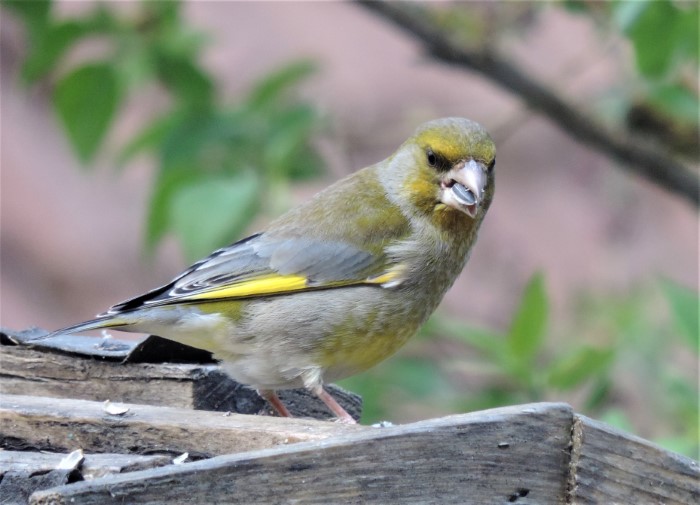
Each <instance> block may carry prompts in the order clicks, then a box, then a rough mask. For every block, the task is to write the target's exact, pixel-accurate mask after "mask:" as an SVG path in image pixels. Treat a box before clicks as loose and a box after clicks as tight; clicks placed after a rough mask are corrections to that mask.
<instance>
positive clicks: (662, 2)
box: [613, 0, 698, 78]
mask: <svg viewBox="0 0 700 505" xmlns="http://www.w3.org/2000/svg"><path fill="white" fill-rule="evenodd" d="M614 6H615V7H614V10H613V14H614V16H615V18H616V19H617V21H618V24H619V25H620V27H621V28H622V29H623V31H624V32H625V33H626V34H627V36H628V37H629V38H630V41H631V42H632V45H633V46H634V51H635V57H636V61H637V68H638V69H639V71H640V73H642V74H644V75H646V76H647V77H654V78H658V77H661V76H663V75H664V74H666V73H667V72H668V71H669V69H670V68H671V67H672V65H674V64H677V63H678V60H679V59H680V58H683V57H685V58H687V57H695V58H697V54H698V49H697V40H698V27H697V13H698V9H697V7H695V8H689V9H680V8H679V7H678V6H676V5H675V4H674V3H672V2H670V1H669V0H654V1H639V2H628V1H620V2H616V3H615V4H614Z"/></svg>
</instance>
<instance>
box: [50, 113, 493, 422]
mask: <svg viewBox="0 0 700 505" xmlns="http://www.w3.org/2000/svg"><path fill="white" fill-rule="evenodd" d="M495 160H496V148H495V144H494V142H493V140H492V138H491V137H490V136H489V134H488V133H487V131H486V130H485V129H484V128H483V127H482V126H481V125H480V124H478V123H476V122H474V121H472V120H469V119H465V118H460V117H448V118H442V119H436V120H432V121H428V122H426V123H424V124H422V125H420V126H419V127H418V128H417V129H416V130H415V132H414V133H413V134H412V135H411V136H410V137H409V138H408V139H407V140H406V141H405V142H404V143H403V144H401V145H400V146H399V148H398V149H397V150H396V151H395V152H394V153H393V154H392V155H390V156H389V157H388V158H386V159H385V160H383V161H381V162H379V163H376V164H374V165H371V166H369V167H366V168H363V169H361V170H359V171H357V172H354V173H352V174H350V175H349V176H347V177H345V178H343V179H341V180H339V181H337V182H335V183H334V184H332V185H330V186H329V187H327V188H326V189H324V190H322V191H321V192H319V193H318V194H316V195H315V196H313V197H312V198H311V199H309V200H308V201H306V202H305V203H302V204H300V205H298V206H296V207H293V208H292V209H291V210H289V211H287V212H286V213H285V214H283V215H281V216H280V217H278V218H277V219H275V220H273V221H272V222H271V223H270V224H269V226H268V227H267V228H266V229H265V230H264V231H262V232H260V233H256V234H254V235H251V236H249V237H247V238H244V239H242V240H239V241H237V242H235V243H233V244H231V245H229V246H227V247H223V248H221V249H218V250H216V251H214V252H213V253H212V254H211V255H209V256H208V257H206V258H204V259H202V260H200V261H198V262H196V263H194V264H193V265H192V266H190V267H189V268H187V269H186V270H184V271H183V272H182V273H181V274H180V275H178V276H177V277H175V278H174V279H173V280H172V281H171V282H169V283H168V284H166V285H164V286H161V287H158V288H156V289H153V290H151V291H148V292H147V293H145V294H142V295H140V296H136V297H135V298H131V299H129V300H126V301H124V302H121V303H117V304H116V305H114V306H112V307H111V308H109V309H108V310H107V311H105V312H103V313H101V314H98V315H97V316H96V317H95V319H92V320H89V321H86V322H82V323H79V324H75V325H73V326H69V327H67V328H62V329H60V330H57V331H54V332H52V333H50V334H48V335H47V336H45V337H41V338H50V337H52V336H56V335H61V334H68V333H75V332H83V331H91V330H97V329H107V328H112V329H116V330H120V331H126V332H138V333H150V334H154V335H159V336H162V337H164V338H168V339H171V340H174V341H176V342H180V343H183V344H187V345H190V346H193V347H196V348H201V349H204V350H207V351H210V352H211V353H212V354H213V356H214V358H215V359H217V360H220V361H221V363H222V369H223V370H224V371H225V372H226V373H227V374H228V375H229V376H231V377H232V378H233V379H234V380H236V381H237V382H239V383H241V384H245V385H247V386H249V387H252V388H254V389H256V390H257V391H258V393H259V394H260V395H261V396H262V397H263V398H265V399H266V400H267V401H268V402H269V403H270V405H271V406H272V407H273V408H274V410H276V411H277V413H278V415H280V416H286V417H291V414H290V412H289V410H288V409H287V408H286V407H285V405H284V404H283V403H282V401H281V400H280V399H279V397H278V396H277V391H279V390H283V389H289V388H299V387H303V388H306V389H307V390H309V391H310V392H312V393H313V394H314V395H316V396H317V397H318V398H320V399H321V400H322V401H323V403H325V404H326V406H327V407H328V408H329V410H330V411H331V412H332V413H333V415H334V416H335V417H336V418H337V421H339V422H344V423H354V422H355V420H354V419H353V418H352V416H350V415H349V414H348V413H347V412H346V411H345V409H343V407H342V406H341V405H340V404H338V402H337V401H336V400H335V399H334V398H333V397H332V396H331V395H330V394H329V393H328V392H327V391H326V390H325V388H324V384H326V383H329V382H333V381H337V380H340V379H343V378H346V377H349V376H352V375H355V374H358V373H361V372H363V371H365V370H367V369H368V368H370V367H372V366H374V365H376V364H377V363H379V362H381V361H382V360H384V359H386V358H388V357H389V356H391V355H392V354H394V353H395V352H396V351H397V350H398V349H399V348H400V347H401V346H402V345H404V344H405V343H406V342H407V341H408V340H409V339H410V337H411V336H413V335H414V334H415V333H416V332H417V331H418V329H419V328H420V327H421V326H422V324H423V323H424V322H425V321H426V320H427V318H428V317H429V316H430V315H431V313H432V312H433V311H434V310H435V309H436V307H437V306H438V304H439V303H440V301H441V300H442V298H443V296H444V295H445V293H446V292H447V290H448V289H449V288H450V287H451V286H452V284H453V283H454V281H455V279H456V278H457V276H458V275H459V274H460V272H461V271H462V270H463V268H464V266H465V264H466V262H467V259H468V257H469V254H470V251H471V250H472V247H473V245H474V243H475V241H476V238H477V232H478V230H479V227H480V225H481V223H482V221H483V219H484V216H485V214H486V211H487V210H488V208H489V206H490V204H491V201H492V199H493V194H494V165H495Z"/></svg>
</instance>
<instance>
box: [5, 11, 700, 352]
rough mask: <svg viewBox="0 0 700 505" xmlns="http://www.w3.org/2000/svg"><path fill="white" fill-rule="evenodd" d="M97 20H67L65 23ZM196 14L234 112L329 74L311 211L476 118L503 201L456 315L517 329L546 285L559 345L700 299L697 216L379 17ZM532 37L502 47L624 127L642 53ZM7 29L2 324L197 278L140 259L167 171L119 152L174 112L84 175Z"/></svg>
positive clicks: (66, 319) (542, 20) (563, 22)
mask: <svg viewBox="0 0 700 505" xmlns="http://www.w3.org/2000/svg"><path fill="white" fill-rule="evenodd" d="M87 7H88V6H87V5H86V4H83V3H79V2H78V3H72V2H60V3H58V8H59V11H60V12H63V13H65V14H71V13H75V12H79V11H80V10H81V9H85V8H87ZM123 8H127V9H128V8H129V6H128V4H127V5H124V6H123ZM184 13H185V15H186V17H187V19H188V20H189V21H190V22H191V23H192V25H193V26H194V27H195V28H197V29H199V30H201V31H203V32H205V33H207V34H208V35H209V37H210V43H209V45H208V46H207V48H206V49H205V52H204V55H205V59H204V61H205V65H206V67H207V68H208V69H209V70H210V71H211V72H212V73H213V74H214V75H215V76H216V78H217V79H218V84H220V85H221V87H222V90H223V94H224V96H225V97H229V96H230V97H232V98H233V97H235V96H236V95H238V94H240V93H241V92H243V91H245V90H246V89H248V88H249V87H250V85H251V83H252V82H254V81H255V79H256V78H258V77H260V76H261V75H262V74H263V73H265V72H268V71H270V70H272V69H274V68H275V67H277V66H279V65H282V64H284V63H286V62H288V61H290V60H293V59H297V58H309V57H310V58H312V59H313V60H314V61H316V62H317V63H318V64H319V71H318V72H317V73H316V74H315V76H313V77H312V78H311V80H310V81H309V82H308V83H306V84H305V85H304V86H303V90H304V93H305V95H306V96H307V97H308V98H309V99H310V100H312V101H313V103H314V104H316V105H317V106H318V107H319V108H320V109H321V110H322V111H323V112H324V113H325V114H326V115H327V117H328V119H329V121H328V125H329V127H328V130H327V132H325V133H324V135H323V138H321V139H320V140H319V142H320V145H321V147H322V149H323V151H324V153H325V155H326V161H327V163H328V165H329V167H330V169H329V171H328V173H327V176H326V177H325V179H324V180H321V181H319V180H316V181H314V182H313V184H311V185H305V186H300V187H297V188H295V198H297V199H299V200H301V199H303V198H306V197H307V196H308V195H309V194H311V193H313V191H315V190H317V189H320V188H322V187H324V186H325V185H327V184H328V183H329V182H330V181H332V180H334V179H336V178H338V177H340V176H341V175H342V174H344V173H348V172H350V171H352V170H355V169H357V168H360V167H363V166H366V165H367V164H370V163H372V162H375V161H379V160H380V159H383V158H384V157H386V156H387V155H389V154H390V153H391V152H392V151H393V150H394V149H395V148H396V147H397V146H398V145H399V144H400V143H401V142H402V141H403V140H404V139H405V138H406V137H407V135H409V134H410V133H411V132H412V131H413V129H414V128H415V127H416V126H417V125H418V124H419V123H421V122H422V121H425V120H428V119H432V118H436V117H441V116H451V115H456V116H466V117H469V118H471V119H474V120H476V121H478V122H479V123H481V124H483V125H484V126H485V127H486V128H487V129H488V130H489V131H491V132H492V134H493V136H494V138H495V140H496V143H497V146H498V161H497V165H496V170H497V191H496V198H495V201H494V204H493V206H492V207H491V210H490V212H489V215H488V217H487V219H486V221H485V223H484V226H483V228H482V231H481V235H480V239H479V242H478V244H477V247H476V248H475V250H474V252H473V255H472V258H471V260H470V262H469V263H468V266H467V268H466V269H465V271H464V273H463V274H462V276H461V277H460V278H459V280H458V282H457V284H456V285H455V287H454V288H453V289H452V291H451V292H450V293H449V295H448V296H447V298H446V300H445V302H444V304H443V309H444V310H445V311H447V312H448V313H450V314H453V315H457V316H459V317H461V318H464V319H465V320H468V321H470V322H471V323H473V324H474V325H477V326H487V327H495V328H504V327H505V326H506V325H507V324H508V321H509V320H510V318H511V316H512V313H513V311H514V309H515V307H516V304H517V302H518V300H519V297H520V294H521V290H522V288H523V285H524V284H525V282H526V281H527V279H528V278H530V276H531V275H532V274H533V272H535V271H538V270H542V271H544V272H545V274H546V284H547V288H548V291H549V294H550V296H551V297H552V305H553V307H552V309H553V312H554V313H553V318H552V320H553V323H552V324H553V327H554V330H555V331H556V328H557V324H560V323H559V322H560V321H562V320H564V319H565V318H566V317H567V315H568V314H569V313H570V312H571V310H572V307H573V306H574V304H575V303H576V301H577V299H578V297H579V296H580V295H581V293H594V294H595V293H598V294H605V295H607V294H615V293H627V292H630V291H632V290H634V289H635V288H636V287H637V286H639V285H641V284H644V283H647V282H650V281H654V280H655V279H658V278H660V277H667V278H670V279H673V280H675V281H677V282H679V283H681V284H683V285H686V286H689V287H694V288H697V284H698V215H697V211H696V209H694V208H693V207H692V206H691V205H690V204H688V203H686V202H685V201H682V200H681V199H679V198H678V197H676V196H673V195H671V194H669V193H667V192H665V191H663V190H662V189H659V188H658V187H655V186H654V185H652V184H650V183H648V182H646V181H644V180H641V179H639V178H638V177H636V176H632V175H629V174H627V173H626V172H624V171H623V170H620V169H619V168H618V167H616V166H614V163H613V162H612V161H610V160H609V159H607V158H606V157H604V156H602V155H600V154H598V153H596V152H594V151H591V150H590V149H589V148H587V147H585V146H583V145H581V144H579V143H578V142H576V141H575V140H572V139H571V138H570V137H569V136H568V135H566V134H565V133H564V132H562V131H560V130H559V129H558V128H557V127H556V126H554V125H553V124H551V123H550V122H549V121H548V120H546V119H544V118H542V117H541V116H539V115H537V114H536V113H534V112H530V111H528V110H527V108H526V107H525V105H524V104H523V103H522V102H521V101H520V100H519V99H518V98H517V97H515V96H513V95H511V94H508V93H506V92H504V91H502V90H501V89H499V88H497V87H496V86H494V84H493V83H492V82H490V81H488V80H486V79H485V78H483V77H481V76H479V75H476V74H473V73H467V72H463V71H460V70H456V69H453V68H448V67H447V66H445V65H441V64H438V63H435V62H433V61H430V60H429V59H428V58H427V57H426V56H425V55H424V54H423V53H422V52H421V51H420V50H419V48H418V46H417V45H416V44H415V43H414V42H412V41H411V40H410V39H409V38H407V37H406V36H405V35H404V34H402V33H400V32H399V31H398V30H397V29H395V28H394V27H392V26H389V25H388V24H386V23H384V22H382V21H381V20H379V19H378V18H376V17H374V16H372V15H371V14H370V13H369V12H367V11H365V10H363V9H361V8H359V7H357V6H354V5H351V4H343V3H332V4H330V3H296V2H295V3H273V4H270V3H253V2H246V3H234V2H186V3H185V4H184ZM534 23H535V26H534V27H530V29H529V30H528V31H527V33H525V34H524V35H518V36H515V35H514V36H513V37H512V38H511V39H508V40H506V41H505V42H503V44H504V47H505V48H506V54H508V55H509V56H510V58H511V59H512V60H513V61H517V63H518V64H519V65H520V66H522V67H523V68H525V69H526V70H527V71H529V72H530V73H531V74H533V75H534V76H535V77H536V78H537V79H539V80H540V81H542V82H544V83H547V84H548V85H549V86H552V87H554V88H555V89H557V90H558V91H559V92H560V93H562V94H563V95H564V96H566V97H568V98H570V99H573V101H574V102H575V103H576V104H578V105H579V106H580V107H582V108H584V109H586V108H597V109H596V110H595V111H594V112H595V113H596V114H602V115H603V116H605V115H606V114H611V113H612V112H611V111H606V110H600V108H601V107H603V105H601V104H605V103H613V102H614V98H615V93H619V92H620V82H621V80H622V78H623V77H622V76H623V75H624V74H625V73H626V72H629V69H626V68H623V67H621V65H620V62H621V61H630V59H629V58H627V60H625V59H624V58H620V53H621V52H622V53H624V52H625V51H629V47H627V45H626V44H625V43H624V41H620V40H610V39H609V37H603V36H602V35H601V32H600V31H598V30H596V28H595V27H594V26H593V25H592V23H591V22H590V20H589V19H587V18H585V17H580V16H574V15H572V14H569V13H567V12H565V11H564V10H562V9H557V8H553V7H546V6H544V7H543V8H542V12H541V13H540V15H539V16H537V18H536V19H535V20H534ZM0 27H1V28H2V34H1V38H0V44H1V45H0V49H1V51H2V53H1V56H2V61H1V66H0V71H1V82H0V84H1V94H0V100H1V102H0V107H1V109H0V112H1V117H2V132H1V136H0V141H1V158H0V161H1V168H2V173H1V179H0V182H1V184H2V188H1V191H2V192H1V212H2V214H1V219H2V221H1V225H2V226H1V230H0V232H1V234H0V240H1V246H2V250H1V257H0V259H1V272H0V275H1V277H0V287H1V289H2V291H1V293H0V323H1V324H2V326H5V327H10V328H15V329H20V328H25V327H28V326H33V325H36V326H40V327H44V328H48V329H53V328H57V327H60V326H63V325H68V324H71V323H75V322H77V321H80V320H84V319H87V318H90V317H91V316H92V315H93V314H95V313H98V312H100V311H102V310H104V309H106V308H107V307H109V306H110V305H111V304H113V303H115V302H118V301H120V300H122V299H125V298H127V297H130V296H133V295H136V294H139V293H141V292H143V291H145V290H147V289H150V288H152V287H154V286H155V285H157V284H160V283H164V282H166V281H168V280H169V279H170V278H171V277H172V276H174V275H175V274H177V273H178V272H179V271H180V270H181V269H182V268H183V267H184V266H186V265H185V263H184V260H183V258H182V256H181V255H180V253H179V250H178V247H177V246H176V244H175V243H174V241H172V240H171V241H166V243H164V244H161V246H160V247H159V248H158V250H157V253H156V254H155V256H154V257H153V258H147V257H146V256H145V254H144V253H143V235H144V222H145V212H146V204H147V197H148V194H149V190H150V184H151V181H152V177H153V169H154V167H153V162H152V160H149V159H143V158H141V159H139V160H138V162H135V163H132V164H130V165H129V166H128V167H127V168H126V169H125V170H124V171H123V172H118V171H116V170H115V169H114V167H113V166H112V162H111V159H112V158H111V157H110V156H111V155H113V154H114V148H111V147H110V146H113V145H118V144H119V143H120V142H123V139H125V138H126V137H129V136H130V135H132V134H133V133H134V129H135V128H136V125H138V124H140V120H141V118H142V117H143V116H144V114H146V113H150V112H152V111H154V110H157V109H158V108H159V106H161V105H162V104H163V102H164V98H163V97H162V96H161V95H160V94H159V91H158V90H156V89H152V90H150V91H149V92H147V93H146V94H142V95H139V96H137V97H134V98H133V99H132V100H131V102H130V103H129V106H128V109H127V111H126V113H123V114H121V115H120V116H119V119H118V124H117V127H116V128H114V129H113V130H112V133H111V141H112V142H110V143H109V145H108V146H107V149H105V151H104V152H103V154H102V155H101V159H100V161H98V163H97V166H96V167H95V168H94V169H92V170H89V171H88V170H83V169H81V167H80V166H79V163H78V162H77V161H76V159H75V157H74V155H73V154H72V152H71V150H70V148H69V146H68V144H67V140H66V138H65V136H64V135H63V133H62V132H61V130H60V128H59V126H58V123H57V120H56V118H55V116H54V114H53V111H52V109H51V105H50V101H49V99H48V97H47V90H46V89H44V88H42V87H41V86H35V87H32V88H30V89H25V88H22V87H21V86H20V85H19V83H18V68H19V65H20V63H21V59H22V57H23V55H24V52H25V39H24V34H23V31H22V29H21V26H20V25H19V23H18V22H17V20H16V19H14V18H13V17H12V16H10V15H7V13H5V14H4V15H3V16H2V21H1V25H0ZM87 50H88V51H89V50H90V48H88V49H87ZM95 50H99V48H97V49H95ZM258 226H259V227H262V226H264V223H257V224H256V226H255V227H254V228H255V229H257V227H258ZM255 229H251V230H250V231H251V232H252V231H255ZM236 238H237V237H231V240H234V239H236ZM410 346H411V344H409V347H410ZM409 352H410V351H409Z"/></svg>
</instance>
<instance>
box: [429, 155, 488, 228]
mask: <svg viewBox="0 0 700 505" xmlns="http://www.w3.org/2000/svg"><path fill="white" fill-rule="evenodd" d="M487 181H488V178H487V176H486V168H485V167H484V165H483V164H481V163H479V162H477V161H474V160H469V161H461V162H459V163H457V164H456V165H455V166H454V167H452V169H451V170H450V171H449V172H447V173H446V174H445V177H444V178H443V180H442V183H441V188H440V189H441V191H440V200H441V201H442V203H444V204H445V205H447V206H448V207H452V208H453V209H456V210H459V211H461V212H464V213H465V214H467V215H468V216H469V217H472V218H474V217H476V213H477V212H478V210H479V205H480V204H481V202H482V200H483V198H484V192H485V191H486V183H487Z"/></svg>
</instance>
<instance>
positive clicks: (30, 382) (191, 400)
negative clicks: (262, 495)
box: [0, 331, 362, 419]
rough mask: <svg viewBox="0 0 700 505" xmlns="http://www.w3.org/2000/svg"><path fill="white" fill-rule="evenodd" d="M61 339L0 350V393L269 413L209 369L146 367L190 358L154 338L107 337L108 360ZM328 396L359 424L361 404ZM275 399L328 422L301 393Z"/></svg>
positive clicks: (90, 344)
mask: <svg viewBox="0 0 700 505" xmlns="http://www.w3.org/2000/svg"><path fill="white" fill-rule="evenodd" d="M39 334H43V332H41V331H40V332H39ZM0 335H5V337H4V339H5V342H8V341H9V342H14V341H18V342H20V343H22V342H26V341H28V339H29V338H30V337H31V336H35V333H34V332H28V333H27V335H24V334H23V336H21V337H19V336H17V335H14V336H13V337H12V338H10V337H8V336H7V335H6V334H0ZM62 338H64V337H62ZM65 338H66V339H68V338H71V339H72V340H70V342H64V343H65V344H66V347H65V349H64V348H61V347H60V346H58V344H57V343H54V344H52V345H53V347H43V348H40V349H34V348H33V347H30V346H27V345H8V344H7V343H6V344H5V345H0V362H2V371H3V373H2V375H0V390H2V391H3V392H4V393H7V394H15V395H38V396H50V397H53V398H75V399H83V400H97V401H104V400H111V401H117V402H127V403H143V404H148V405H163V406H169V407H180V408H194V409H201V410H218V411H222V412H235V413H240V414H262V415H272V414H273V412H272V410H271V408H270V407H269V406H268V405H267V402H265V400H263V399H262V398H260V396H258V394H257V393H256V392H255V391H253V390H252V389H250V388H248V387H246V386H243V385H242V384H239V383H237V382H236V381H234V380H233V379H231V378H230V377H229V376H227V375H226V374H225V373H224V372H223V371H222V370H221V369H220V368H219V367H218V366H217V365H214V364H201V363H190V364H188V363H150V362H147V361H148V360H153V359H154V358H155V356H159V357H160V358H161V359H166V358H170V359H175V360H182V359H185V358H187V357H188V356H190V353H189V351H186V350H183V349H181V348H184V347H186V346H181V345H180V344H176V343H175V346H176V347H172V346H171V344H170V343H169V342H170V341H168V340H165V339H161V338H158V337H149V338H148V339H147V340H146V341H144V342H142V343H140V344H138V345H137V346H136V347H134V343H133V342H131V343H129V342H126V343H124V345H123V346H122V344H121V343H119V342H120V341H118V340H117V339H108V341H109V342H111V343H110V346H112V347H111V348H112V349H114V348H115V346H116V347H119V348H120V349H121V351H119V353H117V351H114V350H112V351H110V353H111V354H109V355H103V353H104V352H105V351H104V350H100V351H99V352H97V354H95V355H90V352H92V350H94V348H95V347H96V346H97V345H99V342H100V341H99V339H94V338H89V337H81V336H70V337H65ZM95 341H98V344H95ZM41 342H43V341H41ZM59 343H60V342H59ZM127 344H128V345H127ZM120 346H121V347H120ZM177 346H180V347H177ZM190 349H191V348H190ZM194 351H196V352H202V351H199V350H196V349H195V350H194ZM194 351H193V352H194ZM115 353H116V354H115ZM207 354H208V353H207ZM117 358H118V359H117ZM194 358H197V355H195V356H194ZM194 358H193V359H194ZM124 360H126V361H124ZM143 360H146V362H142V361H143ZM195 361H196V360H195ZM328 391H329V393H331V394H332V395H333V396H334V397H335V399H336V400H337V401H338V402H339V403H340V404H341V405H342V406H343V407H344V408H345V409H346V410H347V411H348V412H349V413H350V415H352V416H353V417H354V418H355V419H359V418H360V415H361V413H362V399H361V398H360V397H359V396H358V395H355V394H353V393H350V392H348V391H345V390H343V389H342V388H339V387H338V386H334V385H329V386H328ZM280 398H281V399H282V400H283V401H284V402H285V404H286V405H287V407H288V408H289V410H290V411H291V412H292V414H294V415H295V416H298V417H313V418H315V419H330V418H331V417H332V414H331V412H330V411H329V410H328V408H327V407H326V406H325V405H324V404H323V402H321V401H320V400H319V399H318V398H316V397H315V396H313V395H312V394H311V393H309V392H308V391H306V390H303V389H301V390H289V391H282V392H281V393H280Z"/></svg>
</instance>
